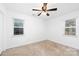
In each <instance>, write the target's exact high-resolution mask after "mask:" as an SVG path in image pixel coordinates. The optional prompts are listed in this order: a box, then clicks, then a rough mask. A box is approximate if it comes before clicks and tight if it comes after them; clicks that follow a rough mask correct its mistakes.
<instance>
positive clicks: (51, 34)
mask: <svg viewBox="0 0 79 59" xmlns="http://www.w3.org/2000/svg"><path fill="white" fill-rule="evenodd" d="M72 18H76V22H77V23H76V25H77V26H76V33H77V35H76V36H65V35H64V32H65V21H66V20H68V19H72ZM47 36H48V39H49V40H52V41H55V42H58V43H60V44H64V45H67V46H70V47H73V48H77V49H79V11H76V12H73V13H70V14H66V15H63V16H61V17H58V18H55V19H51V20H49V21H48V35H47Z"/></svg>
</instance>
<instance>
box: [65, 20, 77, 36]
mask: <svg viewBox="0 0 79 59" xmlns="http://www.w3.org/2000/svg"><path fill="white" fill-rule="evenodd" d="M65 35H76V19H70V20H66V22H65Z"/></svg>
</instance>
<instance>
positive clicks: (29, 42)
mask: <svg viewBox="0 0 79 59" xmlns="http://www.w3.org/2000/svg"><path fill="white" fill-rule="evenodd" d="M43 40H46V39H40V40H34V41H33V40H31V41H28V42H24V43H20V44H17V45H13V46H11V47H7V48H6V49H10V48H14V47H18V46H22V45H26V44H31V43H35V42H40V41H43ZM6 49H4V51H5V50H6Z"/></svg>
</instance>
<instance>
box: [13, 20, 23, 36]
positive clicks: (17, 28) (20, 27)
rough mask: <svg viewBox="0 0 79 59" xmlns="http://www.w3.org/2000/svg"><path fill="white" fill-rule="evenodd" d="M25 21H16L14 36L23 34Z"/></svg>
mask: <svg viewBox="0 0 79 59" xmlns="http://www.w3.org/2000/svg"><path fill="white" fill-rule="evenodd" d="M23 22H24V21H23V20H20V19H14V35H22V34H23Z"/></svg>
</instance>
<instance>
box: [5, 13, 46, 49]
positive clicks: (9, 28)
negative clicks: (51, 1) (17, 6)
mask: <svg viewBox="0 0 79 59" xmlns="http://www.w3.org/2000/svg"><path fill="white" fill-rule="evenodd" d="M13 18H19V19H22V20H24V35H17V36H14V35H13V28H14V27H13ZM5 27H6V30H5V36H4V37H5V39H6V44H5V47H4V50H5V49H8V48H13V47H17V46H20V45H24V44H28V43H31V42H32V43H33V42H36V41H41V40H44V39H45V36H44V31H45V28H44V27H45V25H44V21H43V20H42V19H37V18H34V17H32V16H27V15H24V14H20V13H17V12H8V14H7V18H6V21H5Z"/></svg>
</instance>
